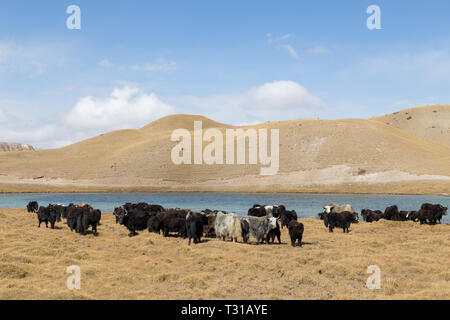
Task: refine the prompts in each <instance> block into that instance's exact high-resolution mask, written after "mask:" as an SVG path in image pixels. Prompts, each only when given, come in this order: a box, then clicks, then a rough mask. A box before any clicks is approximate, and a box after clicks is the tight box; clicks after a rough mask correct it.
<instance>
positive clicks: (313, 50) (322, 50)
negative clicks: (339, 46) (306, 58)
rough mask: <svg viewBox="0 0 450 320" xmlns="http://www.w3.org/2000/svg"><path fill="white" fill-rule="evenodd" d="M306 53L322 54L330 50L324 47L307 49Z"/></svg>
mask: <svg viewBox="0 0 450 320" xmlns="http://www.w3.org/2000/svg"><path fill="white" fill-rule="evenodd" d="M307 51H308V52H309V53H312V54H324V53H328V52H330V49H328V48H325V47H312V48H309V49H308V50H307Z"/></svg>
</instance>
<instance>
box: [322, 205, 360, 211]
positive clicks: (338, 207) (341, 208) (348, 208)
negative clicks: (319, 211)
mask: <svg viewBox="0 0 450 320" xmlns="http://www.w3.org/2000/svg"><path fill="white" fill-rule="evenodd" d="M323 208H324V209H325V212H326V213H330V212H344V211H348V212H350V213H354V212H355V210H354V209H353V207H352V206H351V205H349V204H345V205H338V204H329V205H327V206H325V207H323Z"/></svg>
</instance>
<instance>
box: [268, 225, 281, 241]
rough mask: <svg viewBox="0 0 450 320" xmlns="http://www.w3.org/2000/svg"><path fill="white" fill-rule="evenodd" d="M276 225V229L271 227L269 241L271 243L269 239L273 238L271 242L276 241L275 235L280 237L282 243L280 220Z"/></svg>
mask: <svg viewBox="0 0 450 320" xmlns="http://www.w3.org/2000/svg"><path fill="white" fill-rule="evenodd" d="M275 223H276V227H275V228H274V229H271V230H270V231H269V233H268V234H267V243H270V242H269V240H272V242H271V243H274V242H275V237H277V239H278V243H280V244H281V231H280V225H279V223H278V220H277V221H276V222H275Z"/></svg>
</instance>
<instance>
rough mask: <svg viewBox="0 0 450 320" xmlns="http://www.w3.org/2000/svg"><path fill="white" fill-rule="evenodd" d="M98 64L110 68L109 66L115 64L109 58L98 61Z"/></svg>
mask: <svg viewBox="0 0 450 320" xmlns="http://www.w3.org/2000/svg"><path fill="white" fill-rule="evenodd" d="M98 65H99V66H100V67H104V68H109V67H112V66H113V65H112V63H111V62H109V60H108V59H103V60H102V61H100V62H99V63H98Z"/></svg>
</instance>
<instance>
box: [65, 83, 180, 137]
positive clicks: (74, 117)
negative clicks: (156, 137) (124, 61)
mask: <svg viewBox="0 0 450 320" xmlns="http://www.w3.org/2000/svg"><path fill="white" fill-rule="evenodd" d="M174 112H175V108H174V107H172V106H170V105H168V104H166V103H164V102H162V101H161V100H160V99H159V98H158V97H157V95H156V94H155V93H150V94H146V93H144V92H142V91H141V90H139V89H135V88H129V87H123V88H120V89H118V88H116V89H114V91H113V92H112V94H111V95H110V96H109V97H107V98H94V97H85V98H81V99H80V100H79V101H78V102H77V104H76V105H75V106H74V107H73V108H72V109H71V110H70V111H69V113H68V114H67V115H66V116H65V117H64V120H65V122H66V123H67V124H68V125H70V126H72V127H78V128H93V129H96V130H97V131H98V130H114V129H121V128H136V127H139V126H143V125H145V124H147V123H149V122H151V121H153V120H156V119H158V118H160V117H163V116H166V115H168V114H171V113H174Z"/></svg>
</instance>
